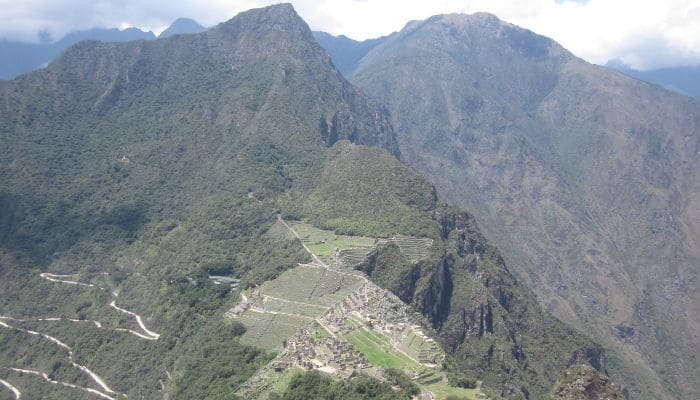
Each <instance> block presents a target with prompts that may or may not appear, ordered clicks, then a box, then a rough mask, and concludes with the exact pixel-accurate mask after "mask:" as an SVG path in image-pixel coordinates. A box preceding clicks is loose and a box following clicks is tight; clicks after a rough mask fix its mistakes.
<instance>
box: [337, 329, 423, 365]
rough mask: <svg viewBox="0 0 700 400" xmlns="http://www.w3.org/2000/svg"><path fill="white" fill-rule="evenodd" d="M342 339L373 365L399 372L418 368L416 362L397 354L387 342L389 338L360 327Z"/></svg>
mask: <svg viewBox="0 0 700 400" xmlns="http://www.w3.org/2000/svg"><path fill="white" fill-rule="evenodd" d="M343 339H345V340H347V341H348V342H350V343H352V345H353V346H355V348H356V349H358V350H359V351H361V352H362V353H363V354H364V355H365V357H367V361H369V362H370V363H372V364H373V365H376V366H380V367H386V368H396V369H401V370H403V369H419V367H420V365H419V364H418V363H417V362H416V361H414V360H411V359H410V358H408V357H407V356H406V355H405V354H402V353H400V352H398V351H397V350H396V349H395V348H394V346H392V345H391V343H390V342H389V338H387V337H386V336H384V335H382V334H381V333H379V332H376V331H373V330H368V329H366V328H364V327H360V328H358V329H357V330H355V331H353V332H351V333H349V334H347V335H344V336H343Z"/></svg>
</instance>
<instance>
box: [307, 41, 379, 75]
mask: <svg viewBox="0 0 700 400" xmlns="http://www.w3.org/2000/svg"><path fill="white" fill-rule="evenodd" d="M314 38H316V40H317V41H318V43H319V44H320V45H321V46H323V48H325V49H326V51H328V54H330V56H331V59H332V60H333V64H335V66H336V67H337V68H338V69H339V70H340V72H342V73H343V75H346V76H347V75H350V74H352V73H353V72H354V71H355V69H356V68H357V66H358V64H359V63H360V60H362V57H364V56H365V55H366V54H367V53H368V52H369V51H370V50H372V49H373V48H374V47H375V46H377V45H379V44H381V43H382V42H384V40H386V38H387V36H383V37H380V38H377V39H368V40H364V41H362V42H358V41H355V40H352V39H350V38H348V37H347V36H344V35H340V36H333V35H331V34H328V33H326V32H314Z"/></svg>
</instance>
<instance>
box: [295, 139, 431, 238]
mask: <svg viewBox="0 0 700 400" xmlns="http://www.w3.org/2000/svg"><path fill="white" fill-rule="evenodd" d="M379 188H381V190H378V189H379ZM282 204H283V210H284V212H285V215H286V216H287V217H292V219H294V218H293V217H296V218H297V219H299V218H300V217H305V218H307V219H308V220H309V222H310V223H311V224H312V225H314V226H317V227H320V228H322V229H327V230H332V231H335V232H337V233H340V234H344V235H359V236H369V237H390V236H393V235H394V234H397V233H401V234H405V235H413V236H417V237H435V236H436V231H435V224H434V222H433V221H432V219H431V218H430V215H429V213H428V211H430V210H432V209H433V208H434V207H435V206H436V197H435V193H434V191H433V188H432V185H431V184H430V183H429V182H428V181H426V180H425V179H423V178H421V177H420V176H418V175H416V174H415V173H414V172H413V171H411V170H410V169H409V168H407V167H405V166H403V165H402V164H401V163H398V162H397V161H396V159H395V158H393V157H392V156H391V155H390V154H387V153H386V152H385V151H383V150H381V149H378V148H361V147H357V146H353V145H351V144H350V143H347V142H340V143H338V144H337V145H336V146H334V147H333V148H332V149H330V150H329V152H328V154H327V158H326V162H325V165H324V168H323V174H322V175H321V177H320V181H319V183H318V185H317V186H316V187H315V188H313V190H311V192H309V193H295V192H290V193H289V196H288V197H287V198H285V199H283V203H282Z"/></svg>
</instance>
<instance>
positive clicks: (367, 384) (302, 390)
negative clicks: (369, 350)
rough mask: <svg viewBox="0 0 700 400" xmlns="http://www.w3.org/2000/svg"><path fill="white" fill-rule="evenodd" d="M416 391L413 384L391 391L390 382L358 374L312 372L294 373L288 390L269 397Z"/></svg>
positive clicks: (285, 399) (385, 395) (386, 397)
mask: <svg viewBox="0 0 700 400" xmlns="http://www.w3.org/2000/svg"><path fill="white" fill-rule="evenodd" d="M414 392H415V389H414V387H412V386H409V387H407V388H403V387H399V389H398V390H394V389H393V388H392V387H391V386H390V385H389V384H387V383H382V382H379V381H378V380H376V379H373V378H370V377H368V376H364V375H360V376H358V377H356V378H353V379H349V380H340V381H336V380H332V379H330V378H328V377H326V376H324V375H321V374H320V373H319V372H316V371H312V372H308V373H305V374H299V375H297V376H295V377H294V378H293V379H292V381H291V383H290V384H289V387H288V389H287V391H285V392H284V394H283V395H282V396H279V397H276V396H271V397H270V398H271V399H282V400H297V399H299V400H301V399H303V400H307V399H324V400H341V399H342V400H354V399H357V400H372V399H381V400H392V399H397V400H399V399H410V398H411V397H412V396H413V394H414Z"/></svg>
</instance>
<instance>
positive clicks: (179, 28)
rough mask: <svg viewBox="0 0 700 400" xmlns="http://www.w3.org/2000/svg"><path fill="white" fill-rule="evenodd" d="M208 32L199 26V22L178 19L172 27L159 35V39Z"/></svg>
mask: <svg viewBox="0 0 700 400" xmlns="http://www.w3.org/2000/svg"><path fill="white" fill-rule="evenodd" d="M205 30H206V28H205V27H203V26H202V25H200V24H198V23H197V21H195V20H192V19H189V18H178V19H176V20H175V21H174V22H173V23H172V24H170V26H169V27H168V28H167V29H166V30H164V31H163V32H161V33H160V35H158V37H159V38H166V37H170V36H173V35H182V34H185V33H200V32H204V31H205Z"/></svg>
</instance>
